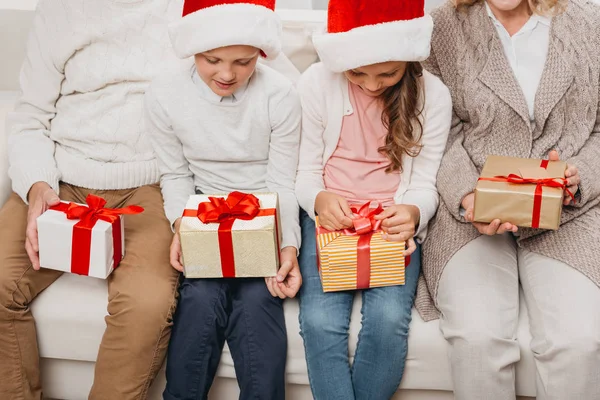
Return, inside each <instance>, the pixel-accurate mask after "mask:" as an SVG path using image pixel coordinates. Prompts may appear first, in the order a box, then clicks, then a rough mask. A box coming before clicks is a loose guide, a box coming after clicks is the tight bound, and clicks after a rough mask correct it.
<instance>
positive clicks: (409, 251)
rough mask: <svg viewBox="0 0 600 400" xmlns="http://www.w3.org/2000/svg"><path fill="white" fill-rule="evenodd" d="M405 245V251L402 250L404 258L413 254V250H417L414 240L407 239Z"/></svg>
mask: <svg viewBox="0 0 600 400" xmlns="http://www.w3.org/2000/svg"><path fill="white" fill-rule="evenodd" d="M406 244H407V246H406V250H404V257H408V256H410V255H411V254H412V253H414V252H415V250H417V244H416V243H415V239H414V238H410V239H408V240H407V242H406Z"/></svg>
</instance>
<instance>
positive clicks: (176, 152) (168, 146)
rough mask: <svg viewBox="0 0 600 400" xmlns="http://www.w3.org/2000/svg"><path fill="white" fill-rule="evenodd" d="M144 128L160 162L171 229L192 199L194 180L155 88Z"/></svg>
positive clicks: (148, 97)
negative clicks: (157, 97) (156, 95)
mask: <svg viewBox="0 0 600 400" xmlns="http://www.w3.org/2000/svg"><path fill="white" fill-rule="evenodd" d="M145 124H146V129H147V132H148V135H149V138H150V143H151V144H152V148H153V149H154V153H155V155H156V159H157V162H158V170H159V173H160V187H161V191H162V195H163V199H164V207H165V214H166V216H167V218H168V219H169V221H170V222H171V226H172V225H173V223H174V222H175V220H177V218H179V217H181V215H182V214H183V210H184V209H185V205H186V203H187V201H188V198H189V196H190V195H192V194H194V193H195V188H194V176H193V174H192V172H191V171H190V169H189V163H188V160H187V159H186V157H185V155H184V153H183V145H182V143H181V141H180V140H179V138H178V137H177V135H176V134H175V132H174V131H173V128H172V127H171V123H170V120H169V117H168V115H167V113H166V112H165V109H164V108H163V106H162V105H161V104H160V103H159V101H158V100H157V99H156V97H155V95H154V92H153V91H152V88H150V89H148V90H147V91H146V95H145Z"/></svg>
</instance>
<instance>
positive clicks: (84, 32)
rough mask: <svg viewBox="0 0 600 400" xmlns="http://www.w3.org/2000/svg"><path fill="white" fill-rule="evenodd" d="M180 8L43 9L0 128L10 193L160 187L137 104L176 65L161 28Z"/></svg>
mask: <svg viewBox="0 0 600 400" xmlns="http://www.w3.org/2000/svg"><path fill="white" fill-rule="evenodd" d="M181 8H182V1H181V0H152V1H150V0H94V1H59V0H41V1H40V2H39V4H38V9H37V12H36V15H35V18H34V22H33V28H32V31H31V33H30V36H29V42H28V47H27V56H26V59H25V63H24V65H23V69H22V72H21V79H20V82H21V89H22V96H21V98H20V100H19V101H18V103H17V105H16V109H15V111H14V112H13V113H11V114H9V116H8V118H7V126H8V132H9V134H10V136H9V155H10V169H9V175H10V177H11V179H12V182H13V190H14V191H15V192H17V193H18V194H19V195H20V196H21V197H22V198H23V200H26V196H27V193H28V191H29V189H30V187H31V185H32V184H34V183H35V182H38V181H45V182H48V183H49V184H51V186H52V187H53V188H54V189H55V190H58V182H59V180H60V181H64V182H67V183H70V184H73V185H77V186H82V187H87V188H92V189H126V188H132V187H138V186H141V185H145V184H150V183H154V182H157V181H158V168H157V166H156V161H155V160H154V155H153V153H152V148H151V146H150V143H149V141H148V140H146V139H144V128H143V123H142V119H143V95H144V91H145V89H146V87H147V85H148V83H149V82H150V81H151V80H152V78H153V77H154V76H155V75H156V74H157V73H158V72H159V71H161V70H162V69H163V68H170V67H175V68H177V66H179V65H180V63H181V61H179V60H178V59H177V58H176V57H175V55H174V54H173V53H172V51H171V45H170V41H169V38H168V34H167V23H168V21H169V20H171V19H173V18H180V16H181Z"/></svg>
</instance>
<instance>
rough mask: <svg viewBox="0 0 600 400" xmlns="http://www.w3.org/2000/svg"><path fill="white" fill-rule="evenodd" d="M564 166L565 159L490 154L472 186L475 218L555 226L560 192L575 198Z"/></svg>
mask: <svg viewBox="0 0 600 400" xmlns="http://www.w3.org/2000/svg"><path fill="white" fill-rule="evenodd" d="M565 169H566V163H564V162H558V161H553V162H550V161H548V160H533V159H519V158H510V157H499V156H489V157H488V159H487V161H486V163H485V165H484V168H483V170H482V172H481V177H480V178H479V180H478V184H477V187H476V188H475V216H474V220H475V221H477V222H484V223H488V222H491V221H493V220H494V219H500V220H501V221H502V222H511V223H513V224H515V225H517V226H522V227H531V228H545V229H558V226H559V225H560V214H561V211H562V202H563V193H565V192H566V193H567V194H568V195H569V196H570V197H571V198H572V199H573V201H575V197H574V196H573V194H572V193H571V192H570V191H569V190H568V189H567V179H566V178H564V171H565ZM514 171H518V172H519V173H518V174H517V173H515V172H514Z"/></svg>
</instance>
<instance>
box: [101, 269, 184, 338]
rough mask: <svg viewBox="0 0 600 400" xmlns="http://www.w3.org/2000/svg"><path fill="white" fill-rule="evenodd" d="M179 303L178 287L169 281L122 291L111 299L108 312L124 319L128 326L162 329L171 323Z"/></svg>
mask: <svg viewBox="0 0 600 400" xmlns="http://www.w3.org/2000/svg"><path fill="white" fill-rule="evenodd" d="M176 302H177V289H176V286H175V285H173V284H172V283H171V282H168V281H162V282H161V281H158V280H157V282H156V283H155V284H153V285H151V286H146V285H139V286H135V287H134V288H131V289H130V290H126V291H120V292H119V293H117V294H116V295H115V296H114V298H112V299H110V301H109V304H108V312H109V314H110V315H111V316H115V317H123V320H124V321H126V322H127V324H132V325H135V326H144V327H148V328H150V329H151V328H152V327H156V328H162V327H164V326H165V325H166V324H169V323H171V321H172V318H173V312H174V310H175V306H176Z"/></svg>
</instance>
